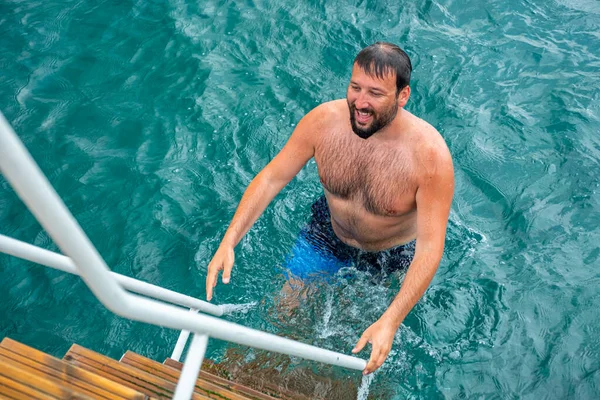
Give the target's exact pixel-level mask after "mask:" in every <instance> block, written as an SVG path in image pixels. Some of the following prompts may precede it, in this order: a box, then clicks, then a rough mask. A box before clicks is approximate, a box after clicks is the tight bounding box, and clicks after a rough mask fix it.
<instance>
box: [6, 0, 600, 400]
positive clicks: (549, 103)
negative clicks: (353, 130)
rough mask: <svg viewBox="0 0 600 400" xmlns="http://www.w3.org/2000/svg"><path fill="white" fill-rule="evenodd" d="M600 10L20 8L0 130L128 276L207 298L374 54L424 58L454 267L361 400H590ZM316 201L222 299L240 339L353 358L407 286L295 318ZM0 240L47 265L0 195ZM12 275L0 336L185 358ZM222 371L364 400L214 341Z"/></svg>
mask: <svg viewBox="0 0 600 400" xmlns="http://www.w3.org/2000/svg"><path fill="white" fill-rule="evenodd" d="M598 4H599V3H598V2H597V1H590V0H569V1H566V0H555V1H546V2H534V1H529V0H512V1H510V2H508V3H504V2H493V1H483V2H481V1H474V0H467V1H460V2H459V1H455V0H447V1H436V0H417V1H415V2H404V3H402V2H397V1H370V0H364V1H360V2H358V3H357V4H356V5H350V4H348V2H344V1H339V0H338V1H335V0H334V1H322V0H311V1H305V2H293V1H289V0H284V1H280V2H268V1H264V0H258V1H256V0H255V1H249V0H248V1H229V2H225V1H214V0H208V1H206V2H191V1H187V0H153V1H141V0H133V1H106V0H105V1H99V2H85V1H84V2H78V1H66V2H65V1H39V0H38V1H23V0H7V1H3V2H2V3H1V4H0V43H1V44H2V46H0V71H1V72H0V109H1V110H2V111H3V112H4V113H5V115H6V117H7V118H8V119H9V121H10V122H11V123H12V124H13V126H14V127H15V129H16V131H17V132H18V133H19V135H20V136H21V138H22V139H23V141H24V142H25V144H26V145H27V146H28V148H29V149H30V151H31V152H32V154H33V156H34V158H35V159H36V161H37V162H38V163H39V164H40V166H41V168H42V170H43V171H44V172H45V173H46V175H47V176H48V178H49V179H50V181H51V183H52V184H53V185H54V186H55V188H56V189H57V191H58V192H59V194H60V195H61V196H62V197H63V199H64V201H65V203H66V204H67V206H68V207H69V208H70V209H71V210H72V212H73V213H74V215H75V217H76V218H77V219H78V221H79V222H80V224H81V225H82V227H83V228H84V229H85V231H86V232H87V233H88V235H89V237H90V238H91V240H92V241H93V243H94V244H95V245H96V246H97V248H98V250H99V251H100V253H101V254H102V256H103V257H104V258H105V259H106V261H107V263H108V264H109V265H110V266H111V268H112V269H113V270H115V271H117V272H119V273H123V274H126V275H130V276H134V277H136V278H139V279H143V280H146V281H148V282H152V283H154V284H157V285H161V286H164V287H167V288H169V289H174V290H177V291H180V292H183V293H186V294H189V295H193V296H198V297H204V295H205V293H204V281H205V277H206V264H207V262H208V261H209V260H210V257H211V256H212V254H213V252H214V251H215V250H216V248H217V246H218V244H219V240H220V238H221V237H222V235H223V233H224V231H225V229H226V227H227V224H228V222H229V220H230V218H231V216H232V215H233V212H234V211H235V208H236V206H237V203H238V201H239V199H240V197H241V195H242V193H243V190H244V188H245V187H246V185H247V184H248V183H249V182H250V180H251V179H252V177H253V176H254V175H255V174H256V173H258V172H259V171H260V170H261V168H263V167H264V166H265V165H266V163H267V162H268V161H269V160H270V159H271V158H272V157H273V156H274V155H275V154H276V153H277V151H278V150H279V149H280V148H281V147H282V146H283V144H284V143H285V141H286V140H287V138H288V137H289V135H290V133H291V131H292V130H293V128H294V126H295V124H296V123H297V122H298V120H299V119H300V118H301V117H302V116H303V115H304V114H305V113H306V112H308V111H309V110H310V109H311V108H313V107H314V106H315V105H317V104H319V103H321V102H323V101H327V100H331V99H335V98H341V97H343V96H344V95H345V89H346V85H347V82H348V79H349V75H350V64H351V62H352V59H353V56H354V55H355V54H356V52H357V51H358V50H359V49H360V48H362V47H363V46H365V45H367V44H370V43H372V42H374V41H377V40H387V41H392V42H396V43H398V44H400V45H401V46H403V47H404V48H405V49H406V50H407V52H408V53H409V54H410V56H411V57H412V59H413V65H414V74H413V81H412V89H413V95H412V98H411V100H410V102H409V104H408V106H407V108H408V109H409V110H410V111H411V112H413V113H415V114H417V115H418V116H420V117H422V118H424V119H425V120H427V121H429V122H430V123H431V124H433V125H434V126H435V127H436V128H437V129H438V130H439V131H440V132H441V133H442V135H443V136H444V138H445V139H446V141H447V143H448V146H449V148H450V150H451V152H452V155H453V158H454V162H455V169H456V193H455V198H454V203H453V207H452V213H451V216H450V223H449V228H448V238H447V246H446V253H445V257H444V260H443V262H442V264H441V266H440V268H439V271H438V273H437V275H436V277H435V279H434V281H433V283H432V285H431V287H430V289H429V290H428V292H427V293H426V295H425V297H424V298H423V300H422V301H421V302H419V303H418V305H417V306H416V307H415V309H414V310H413V312H411V314H410V315H409V316H408V317H407V318H406V320H405V322H404V325H403V327H402V329H401V330H400V331H399V333H398V335H397V336H396V339H395V342H394V347H393V350H392V353H391V355H390V357H389V358H388V360H387V362H386V363H385V364H384V365H383V367H382V368H381V370H380V371H379V372H378V373H377V374H376V375H375V377H374V379H373V382H371V384H370V386H369V398H374V399H375V398H377V399H379V398H398V399H402V398H422V399H433V398H457V399H458V398H486V399H487V398H499V399H500V398H501V399H506V398H529V399H541V398H555V399H564V398H576V399H595V398H599V397H600V375H599V372H598V371H599V367H600V365H599V363H598V360H599V359H600V341H599V339H598V335H597V333H598V332H599V331H600V324H599V323H598V319H597V318H596V317H594V316H593V315H594V314H595V312H594V311H593V310H594V309H595V307H596V305H597V304H598V302H599V301H600V297H599V295H598V290H597V287H598V284H599V283H600V282H599V274H598V263H599V262H600V247H599V244H598V243H600V233H599V230H598V228H597V226H598V221H600V204H599V196H598V190H599V183H598V178H597V177H598V171H599V170H600V168H599V167H600V165H599V164H600V135H598V126H600V106H599V104H600V91H599V89H598V82H599V81H600V34H599V33H598V32H600V6H599V5H598ZM319 193H320V188H319V184H318V177H317V175H316V166H315V164H314V162H310V163H309V165H308V166H307V167H306V168H305V169H304V170H303V171H301V173H300V174H299V176H298V177H297V178H296V179H295V180H294V181H293V182H292V183H291V184H290V185H289V187H287V188H286V189H284V191H283V193H282V195H280V196H278V197H277V198H276V199H275V201H274V202H273V203H272V205H271V206H270V207H269V208H268V209H267V211H266V212H265V214H264V216H263V217H262V218H261V219H260V220H259V221H258V222H257V224H256V225H255V226H254V228H253V229H252V230H251V231H250V232H249V233H248V235H247V236H246V238H245V239H244V240H243V241H242V243H241V244H240V245H239V246H238V248H237V253H236V256H237V258H236V268H235V270H234V273H233V282H232V284H231V285H229V286H227V287H224V286H222V285H220V286H219V287H218V289H217V294H216V298H215V301H216V302H217V303H220V304H247V305H251V307H250V308H246V307H244V309H243V310H242V311H243V312H234V311H235V310H237V309H234V308H231V311H232V312H231V313H230V314H229V315H227V318H228V319H229V320H232V321H236V322H239V323H242V324H245V325H247V326H250V327H253V328H258V329H263V330H266V331H269V332H274V333H277V334H280V335H284V336H287V337H292V338H295V339H298V340H301V341H303V342H306V343H312V344H316V345H319V346H323V347H326V348H330V349H333V350H338V351H342V352H346V353H349V352H350V350H351V349H352V347H353V346H354V343H355V342H356V340H357V339H358V337H359V336H360V334H361V332H362V331H363V330H364V329H365V328H366V327H368V326H369V324H371V323H372V322H373V321H375V320H376V319H377V318H378V316H379V315H381V313H382V312H383V311H384V310H385V308H386V307H387V305H388V304H389V302H390V300H391V299H392V297H393V296H394V294H395V293H396V292H397V290H398V286H399V284H400V282H401V278H402V277H398V276H394V277H391V278H390V279H389V280H388V281H386V282H385V283H384V284H381V285H373V284H371V283H370V280H369V278H368V277H365V276H361V275H360V274H359V273H357V272H356V271H352V270H349V271H344V273H343V274H340V276H338V277H337V278H336V279H335V280H334V282H332V283H328V284H325V283H322V284H316V285H313V286H310V287H307V288H305V289H304V290H303V292H302V293H300V294H298V296H297V298H296V299H295V302H296V303H297V305H296V307H292V308H291V309H290V308H289V305H288V304H284V302H282V299H281V296H280V289H281V287H282V286H283V284H284V282H285V276H284V273H283V272H284V265H285V259H286V257H287V256H288V255H289V252H290V249H291V247H292V246H293V243H294V240H295V238H296V235H297V233H298V231H299V230H300V228H301V227H302V225H303V224H304V223H305V221H306V220H307V217H308V215H309V211H310V205H311V203H312V201H313V200H314V199H316V198H317V197H318V196H319ZM0 221H1V226H2V231H1V232H0V233H2V234H6V235H10V236H12V237H15V238H17V239H20V240H24V241H26V242H29V243H33V244H35V245H38V246H42V247H44V248H48V249H51V250H56V246H55V245H54V243H53V242H52V240H51V239H50V238H49V237H48V235H47V234H46V233H45V232H44V231H43V230H42V229H41V227H40V226H39V224H38V223H37V222H36V221H35V219H34V218H33V217H32V216H31V214H30V213H29V212H28V211H27V210H26V208H25V207H24V206H23V204H22V203H21V202H20V201H19V200H18V198H17V196H16V195H15V194H14V192H13V191H12V190H11V189H10V187H9V186H8V184H7V182H6V181H5V180H3V179H0ZM0 272H1V273H2V277H3V279H2V281H1V283H0V292H1V293H2V295H1V299H2V301H1V305H2V307H0V321H2V322H1V323H0V337H4V336H10V337H12V338H14V339H17V340H20V341H23V342H25V343H27V344H30V345H33V346H35V347H37V348H40V349H42V350H45V351H48V352H50V353H52V354H55V355H58V356H62V354H63V353H64V352H65V351H66V350H67V348H68V347H69V346H70V345H71V344H72V343H79V344H81V345H84V346H87V347H90V348H92V349H94V350H96V351H100V352H102V353H105V354H108V355H110V356H113V357H120V356H121V354H122V353H123V352H124V351H125V350H127V349H131V350H133V351H136V352H138V353H141V354H144V355H147V356H150V357H152V358H154V359H156V360H161V361H162V360H163V359H164V358H165V357H166V356H168V355H169V354H170V352H171V350H172V348H173V346H174V344H175V341H176V338H177V335H178V333H177V332H174V331H172V330H168V329H163V328H159V327H152V326H148V325H145V324H140V323H136V322H131V321H127V320H124V319H122V318H119V317H115V316H114V315H112V314H111V313H110V312H108V311H107V310H105V309H104V308H103V307H102V306H101V305H99V304H98V302H97V301H96V300H95V298H93V296H92V295H91V293H90V292H89V290H88V289H87V288H86V287H85V285H84V284H83V283H82V282H81V281H80V280H79V279H78V278H76V277H72V276H67V275H65V274H63V273H60V272H57V271H52V270H49V269H44V268H42V267H39V266H35V265H32V264H30V263H26V262H23V261H20V260H16V259H13V258H10V257H8V256H0ZM240 310H241V309H240ZM238 311H239V310H238ZM208 356H209V357H211V358H213V359H215V360H217V361H223V363H224V364H227V363H229V365H230V367H231V366H233V367H236V368H238V367H239V366H246V367H247V366H250V365H253V363H254V364H255V365H257V366H258V367H257V369H256V370H252V371H253V372H252V373H253V374H255V376H256V377H262V376H265V377H268V376H270V377H271V378H272V379H275V377H276V376H278V379H279V380H280V382H283V384H285V385H286V387H288V388H293V385H292V383H290V382H292V377H294V376H295V377H300V378H301V379H303V380H304V381H305V382H306V381H308V380H311V379H313V378H314V376H315V375H314V373H313V371H317V373H318V375H320V376H321V377H324V376H327V377H329V381H328V382H323V381H319V380H315V381H317V382H319V384H318V385H316V386H315V387H314V388H312V389H307V390H312V392H311V393H308V394H307V395H308V396H309V397H312V398H328V399H334V398H349V397H352V396H354V397H356V393H357V390H358V387H359V386H360V383H361V377H360V375H359V374H357V373H353V372H349V371H345V370H342V369H337V368H331V367H327V366H320V365H315V364H314V363H309V362H305V361H302V360H298V359H295V358H293V359H289V358H286V357H279V356H278V357H274V358H272V359H269V358H265V357H264V355H261V352H258V351H255V350H251V349H247V348H238V347H236V346H232V345H229V344H227V343H222V342H220V341H214V340H213V341H211V342H210V347H209V351H208ZM361 356H363V357H365V358H367V357H368V354H367V352H364V354H361ZM265 360H269V361H265ZM235 363H238V364H239V365H238V364H236V365H234V364H235ZM239 369H240V368H238V370H239ZM261 369H264V370H269V369H270V370H269V371H270V372H269V371H267V372H264V371H263V375H261V372H260V370H261ZM261 379H262V378H261ZM257 381H260V379H258V380H257ZM319 385H320V386H319ZM299 390H300V389H299ZM361 396H364V393H361Z"/></svg>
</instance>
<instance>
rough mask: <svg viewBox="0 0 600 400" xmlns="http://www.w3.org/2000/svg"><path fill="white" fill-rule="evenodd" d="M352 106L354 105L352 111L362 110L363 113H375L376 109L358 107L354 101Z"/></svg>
mask: <svg viewBox="0 0 600 400" xmlns="http://www.w3.org/2000/svg"><path fill="white" fill-rule="evenodd" d="M350 106H351V107H352V111H360V112H363V113H369V114H375V110H373V109H372V108H356V106H355V105H354V103H352V104H351V105H350Z"/></svg>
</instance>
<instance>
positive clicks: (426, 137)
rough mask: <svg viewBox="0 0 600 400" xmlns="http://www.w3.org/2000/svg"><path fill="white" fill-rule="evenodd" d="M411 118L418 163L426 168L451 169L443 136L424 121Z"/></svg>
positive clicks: (448, 153)
mask: <svg viewBox="0 0 600 400" xmlns="http://www.w3.org/2000/svg"><path fill="white" fill-rule="evenodd" d="M413 118H414V125H413V126H414V132H413V134H414V136H415V141H416V143H417V148H418V152H417V156H418V158H419V161H420V162H421V163H422V164H424V165H428V166H436V167H438V168H439V167H445V168H450V169H452V168H453V167H452V155H451V154H450V149H449V148H448V145H447V144H446V141H445V140H444V138H443V136H442V135H441V134H440V133H439V132H438V130H437V129H436V128H435V127H434V126H433V125H431V124H430V123H428V122H427V121H425V120H424V119H421V118H419V117H416V116H414V115H413Z"/></svg>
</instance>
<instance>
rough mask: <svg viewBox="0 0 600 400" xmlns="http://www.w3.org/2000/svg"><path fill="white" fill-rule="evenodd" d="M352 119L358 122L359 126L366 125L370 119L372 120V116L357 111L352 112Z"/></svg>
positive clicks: (366, 112)
mask: <svg viewBox="0 0 600 400" xmlns="http://www.w3.org/2000/svg"><path fill="white" fill-rule="evenodd" d="M354 118H355V120H356V122H358V123H359V124H361V125H366V124H368V123H369V122H370V121H371V119H372V118H373V115H372V114H371V113H370V112H368V111H359V110H356V109H355V110H354Z"/></svg>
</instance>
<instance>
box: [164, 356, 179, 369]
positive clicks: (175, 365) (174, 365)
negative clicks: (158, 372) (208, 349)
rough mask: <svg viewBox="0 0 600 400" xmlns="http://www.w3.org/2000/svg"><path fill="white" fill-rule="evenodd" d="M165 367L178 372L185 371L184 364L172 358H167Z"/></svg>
mask: <svg viewBox="0 0 600 400" xmlns="http://www.w3.org/2000/svg"><path fill="white" fill-rule="evenodd" d="M164 364H165V365H167V366H169V367H171V368H175V369H178V370H180V371H181V370H182V369H183V363H181V362H179V361H175V360H173V359H172V358H167V359H166V360H165V362H164Z"/></svg>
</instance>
